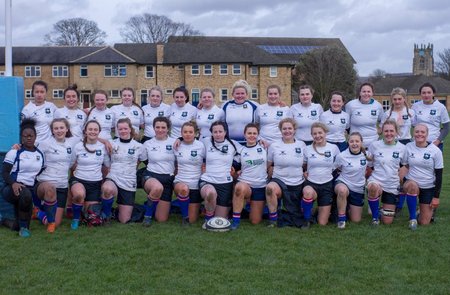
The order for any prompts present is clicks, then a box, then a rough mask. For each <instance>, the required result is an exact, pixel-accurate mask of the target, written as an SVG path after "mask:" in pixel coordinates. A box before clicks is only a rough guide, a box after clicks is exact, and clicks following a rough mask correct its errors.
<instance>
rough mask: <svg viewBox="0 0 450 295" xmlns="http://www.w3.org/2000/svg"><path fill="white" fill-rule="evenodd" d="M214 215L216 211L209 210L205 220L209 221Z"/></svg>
mask: <svg viewBox="0 0 450 295" xmlns="http://www.w3.org/2000/svg"><path fill="white" fill-rule="evenodd" d="M213 217H214V211H213V212H208V211H206V212H205V221H208V220H210V219H211V218H213Z"/></svg>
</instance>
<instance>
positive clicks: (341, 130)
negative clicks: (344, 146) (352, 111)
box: [320, 110, 350, 143]
mask: <svg viewBox="0 0 450 295" xmlns="http://www.w3.org/2000/svg"><path fill="white" fill-rule="evenodd" d="M320 122H322V123H324V124H325V125H326V126H327V127H328V130H329V131H328V133H327V141H329V142H333V143H337V142H344V141H346V138H345V133H346V130H347V129H348V128H349V127H350V117H349V116H348V114H347V113H346V112H344V111H340V112H339V113H335V112H332V111H331V110H328V111H326V112H324V113H322V115H320Z"/></svg>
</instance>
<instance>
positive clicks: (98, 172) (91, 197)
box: [69, 120, 110, 230]
mask: <svg viewBox="0 0 450 295" xmlns="http://www.w3.org/2000/svg"><path fill="white" fill-rule="evenodd" d="M100 129H101V127H100V124H99V123H98V122H97V121H95V120H92V121H88V122H86V125H85V126H84V138H83V141H82V142H79V143H77V144H76V145H75V148H74V153H75V155H74V156H75V160H76V166H75V171H74V172H73V177H71V178H70V180H69V184H70V191H71V192H72V210H73V218H72V224H71V228H72V230H77V229H78V225H79V223H80V216H81V210H82V209H83V206H84V205H86V206H89V205H91V204H97V203H100V202H101V186H102V180H103V177H102V167H103V166H105V167H109V166H110V158H109V156H108V153H107V151H106V148H105V145H104V144H103V143H101V142H100V141H99V140H98V138H99V137H98V135H99V134H100Z"/></svg>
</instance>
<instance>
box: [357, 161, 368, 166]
mask: <svg viewBox="0 0 450 295" xmlns="http://www.w3.org/2000/svg"><path fill="white" fill-rule="evenodd" d="M359 163H360V164H361V166H365V165H366V164H367V160H366V159H361V160H359Z"/></svg>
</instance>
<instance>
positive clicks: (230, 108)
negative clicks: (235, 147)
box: [222, 100, 259, 143]
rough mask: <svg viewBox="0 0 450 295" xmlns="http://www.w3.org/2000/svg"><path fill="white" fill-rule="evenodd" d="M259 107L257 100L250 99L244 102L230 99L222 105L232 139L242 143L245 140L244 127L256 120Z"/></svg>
mask: <svg viewBox="0 0 450 295" xmlns="http://www.w3.org/2000/svg"><path fill="white" fill-rule="evenodd" d="M258 107H259V105H258V104H257V103H256V102H254V101H250V100H246V101H245V102H244V103H242V104H237V103H236V102H235V101H234V100H230V101H228V102H226V103H225V104H224V105H223V106H222V109H223V111H224V112H225V122H226V123H227V125H228V135H229V136H230V138H231V139H233V140H236V141H238V142H240V143H244V142H245V138H244V127H245V125H247V124H248V123H254V122H255V119H256V109H257V108H258Z"/></svg>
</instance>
